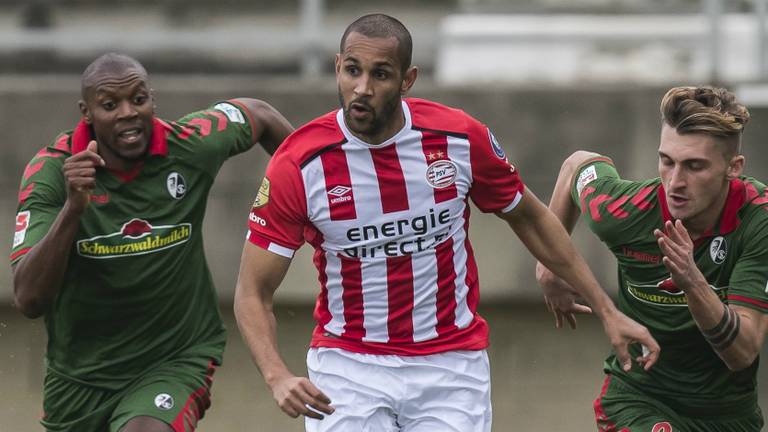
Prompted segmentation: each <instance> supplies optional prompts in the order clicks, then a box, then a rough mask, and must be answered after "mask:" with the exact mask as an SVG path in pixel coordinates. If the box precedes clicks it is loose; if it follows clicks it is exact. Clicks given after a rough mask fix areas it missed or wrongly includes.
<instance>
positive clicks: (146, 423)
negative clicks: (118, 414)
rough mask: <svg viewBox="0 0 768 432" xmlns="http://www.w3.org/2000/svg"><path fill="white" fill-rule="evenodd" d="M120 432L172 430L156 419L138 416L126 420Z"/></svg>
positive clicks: (168, 431)
mask: <svg viewBox="0 0 768 432" xmlns="http://www.w3.org/2000/svg"><path fill="white" fill-rule="evenodd" d="M120 432H173V428H171V426H170V425H168V424H167V423H165V422H163V421H161V420H158V419H156V418H153V417H146V416H140V417H134V418H132V419H130V420H128V423H126V424H125V426H123V428H122V429H120Z"/></svg>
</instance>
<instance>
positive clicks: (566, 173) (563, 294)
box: [536, 151, 600, 329]
mask: <svg viewBox="0 0 768 432" xmlns="http://www.w3.org/2000/svg"><path fill="white" fill-rule="evenodd" d="M599 156H600V155H599V154H597V153H592V152H588V151H577V152H575V153H573V154H572V155H571V156H569V157H568V158H567V159H566V160H565V161H564V162H563V165H562V166H561V167H560V173H559V174H558V176H557V181H556V182H555V189H554V190H553V191H552V198H551V200H550V201H549V209H550V210H551V211H552V213H554V215H555V217H557V219H559V220H560V223H561V224H562V225H563V227H565V229H566V231H568V232H569V233H570V232H572V231H573V228H574V227H575V226H576V223H577V222H578V221H579V208H578V207H576V205H575V204H574V203H573V200H572V199H571V185H572V184H573V180H574V176H575V175H576V171H577V170H578V169H579V167H581V166H582V165H583V164H584V163H585V162H587V161H588V160H590V159H594V158H596V157H599ZM536 280H537V281H538V283H539V285H540V286H541V289H542V291H544V300H545V301H546V303H547V308H548V309H549V310H550V312H552V313H553V314H554V316H555V326H556V327H557V328H560V327H562V326H563V321H565V320H567V321H568V322H569V323H570V325H571V328H574V329H575V328H576V317H575V314H577V313H590V312H591V310H590V309H589V308H588V307H586V306H583V305H580V304H578V303H577V302H576V297H577V293H576V292H575V290H574V289H573V287H571V286H570V285H569V284H568V283H567V282H565V281H564V280H562V279H561V278H559V277H558V276H557V275H555V274H554V273H552V271H550V270H549V269H548V268H547V267H546V266H545V265H543V264H542V263H541V262H539V263H537V264H536Z"/></svg>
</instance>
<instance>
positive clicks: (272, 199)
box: [248, 150, 308, 258]
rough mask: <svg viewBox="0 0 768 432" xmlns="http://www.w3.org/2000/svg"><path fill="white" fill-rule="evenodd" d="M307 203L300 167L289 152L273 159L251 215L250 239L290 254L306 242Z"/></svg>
mask: <svg viewBox="0 0 768 432" xmlns="http://www.w3.org/2000/svg"><path fill="white" fill-rule="evenodd" d="M307 221H308V217H307V203H306V198H305V193H304V184H303V181H302V177H301V171H300V170H299V167H298V166H297V165H296V164H295V162H293V161H292V160H290V158H289V157H288V156H287V155H286V153H282V152H280V151H279V150H278V153H277V154H275V156H274V157H273V158H272V159H271V160H270V162H269V165H268V166H267V172H266V175H265V176H264V179H263V180H262V182H261V186H260V187H259V191H258V192H257V195H256V199H255V200H254V202H253V207H252V208H251V212H250V214H249V216H248V240H249V241H250V242H251V243H253V244H255V245H256V246H259V247H261V248H263V249H266V250H269V251H271V252H273V253H276V254H278V255H282V256H284V257H287V258H291V257H293V254H294V252H295V251H296V250H297V249H299V248H300V247H301V245H302V244H303V243H304V228H305V226H306V225H307Z"/></svg>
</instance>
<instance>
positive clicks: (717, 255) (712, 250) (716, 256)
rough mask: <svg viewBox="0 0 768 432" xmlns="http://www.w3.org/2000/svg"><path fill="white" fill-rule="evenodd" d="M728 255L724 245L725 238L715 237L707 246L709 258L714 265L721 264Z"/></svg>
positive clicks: (726, 246) (726, 247)
mask: <svg viewBox="0 0 768 432" xmlns="http://www.w3.org/2000/svg"><path fill="white" fill-rule="evenodd" d="M727 255H728V245H727V244H726V243H725V237H723V236H717V237H715V238H713V239H712V243H710V244H709V257H710V258H712V262H713V263H715V264H722V263H723V261H725V257H726V256H727Z"/></svg>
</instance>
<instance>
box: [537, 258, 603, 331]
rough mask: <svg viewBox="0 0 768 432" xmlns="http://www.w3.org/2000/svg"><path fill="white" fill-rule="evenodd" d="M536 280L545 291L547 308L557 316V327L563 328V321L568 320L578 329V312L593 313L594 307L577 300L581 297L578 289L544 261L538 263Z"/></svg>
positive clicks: (573, 327)
mask: <svg viewBox="0 0 768 432" xmlns="http://www.w3.org/2000/svg"><path fill="white" fill-rule="evenodd" d="M536 281H537V282H538V283H539V286H540V287H541V290H542V291H544V301H545V302H546V303H547V310H549V311H550V312H551V313H552V314H553V315H554V316H555V327H557V328H562V327H563V321H566V320H567V321H568V324H569V325H570V326H571V328H572V329H576V314H579V313H580V314H591V313H592V309H591V308H590V307H589V306H585V305H582V304H579V303H577V302H576V299H577V298H578V297H579V296H578V293H577V292H576V290H575V289H574V288H573V287H572V286H571V285H570V284H568V282H566V281H564V280H562V279H561V278H559V277H558V276H557V275H555V274H554V273H552V272H551V271H550V270H549V269H548V268H546V267H545V266H544V264H542V263H540V262H539V263H536Z"/></svg>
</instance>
